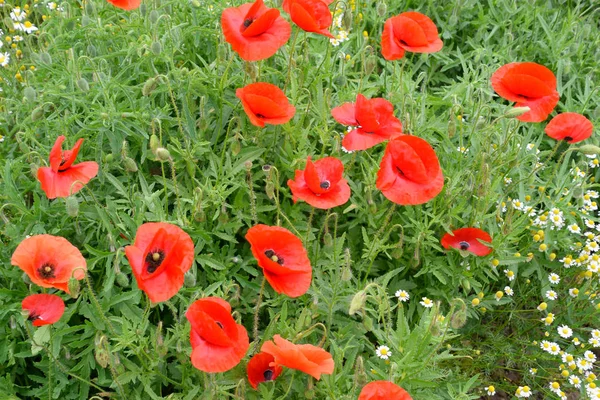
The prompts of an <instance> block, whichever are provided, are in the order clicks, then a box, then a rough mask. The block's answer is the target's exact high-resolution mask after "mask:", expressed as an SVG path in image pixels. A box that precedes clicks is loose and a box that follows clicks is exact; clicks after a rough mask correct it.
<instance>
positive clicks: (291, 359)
mask: <svg viewBox="0 0 600 400" xmlns="http://www.w3.org/2000/svg"><path fill="white" fill-rule="evenodd" d="M260 351H262V352H265V353H269V354H271V355H272V356H273V357H274V358H275V364H276V365H283V366H284V367H288V368H291V369H297V370H298V371H302V372H304V373H306V374H308V375H310V376H312V377H313V378H315V379H317V380H319V379H321V374H327V375H329V374H331V373H333V369H334V367H335V364H334V362H333V358H332V357H331V354H329V352H327V351H325V350H323V349H322V348H320V347H317V346H313V345H312V344H294V343H292V342H290V341H288V340H285V339H283V338H282V337H281V336H279V335H275V336H273V341H268V342H265V343H264V344H263V345H262V348H261V349H260Z"/></svg>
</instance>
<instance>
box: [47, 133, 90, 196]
mask: <svg viewBox="0 0 600 400" xmlns="http://www.w3.org/2000/svg"><path fill="white" fill-rule="evenodd" d="M65 139H66V138H65V137H64V136H62V135H61V136H59V137H58V138H56V142H54V146H53V147H52V150H50V166H49V167H40V168H38V171H37V177H38V180H39V181H40V183H41V185H42V190H43V191H44V192H45V193H46V196H48V198H49V199H55V198H57V197H69V196H70V195H72V194H73V193H77V192H78V191H79V190H81V188H82V187H83V186H84V185H85V184H87V183H88V182H89V181H90V180H91V179H92V178H93V177H95V176H96V175H97V174H98V163H96V162H95V161H85V162H82V163H79V164H75V165H73V163H74V162H75V159H76V158H77V153H79V148H80V147H81V144H82V143H83V139H79V140H78V141H77V143H75V147H73V148H72V149H71V150H65V151H63V150H62V143H63V142H64V141H65Z"/></svg>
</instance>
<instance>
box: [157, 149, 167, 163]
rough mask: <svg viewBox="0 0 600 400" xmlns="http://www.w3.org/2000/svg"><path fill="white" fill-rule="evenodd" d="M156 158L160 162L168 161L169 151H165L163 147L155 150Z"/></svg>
mask: <svg viewBox="0 0 600 400" xmlns="http://www.w3.org/2000/svg"><path fill="white" fill-rule="evenodd" d="M156 157H157V158H158V159H159V160H160V161H169V160H170V159H171V153H169V150H167V149H165V148H164V147H159V148H158V149H156Z"/></svg>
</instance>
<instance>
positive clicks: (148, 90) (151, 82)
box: [142, 77, 158, 97]
mask: <svg viewBox="0 0 600 400" xmlns="http://www.w3.org/2000/svg"><path fill="white" fill-rule="evenodd" d="M157 84H158V80H157V78H156V77H154V78H150V79H148V80H147V81H146V83H144V87H142V96H144V97H148V96H150V94H152V92H153V91H154V89H156V86H157Z"/></svg>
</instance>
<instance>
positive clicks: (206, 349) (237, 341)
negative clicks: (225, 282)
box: [185, 297, 250, 372]
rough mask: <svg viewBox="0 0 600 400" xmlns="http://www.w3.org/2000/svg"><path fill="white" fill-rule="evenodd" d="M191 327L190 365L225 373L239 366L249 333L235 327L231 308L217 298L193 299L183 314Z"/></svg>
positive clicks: (208, 370) (247, 346)
mask: <svg viewBox="0 0 600 400" xmlns="http://www.w3.org/2000/svg"><path fill="white" fill-rule="evenodd" d="M185 316H186V318H187V319H188V321H190V324H191V325H192V330H191V331H190V342H191V344H192V364H193V365H194V367H196V368H198V369H199V370H200V371H204V372H224V371H228V370H230V369H231V368H233V367H235V366H236V365H238V364H239V362H240V360H241V359H242V358H243V357H244V356H245V355H246V352H247V351H248V348H249V347H250V340H249V339H248V332H247V331H246V328H244V327H243V326H242V325H240V324H236V322H235V320H234V319H233V317H232V316H231V306H230V305H229V303H228V302H226V301H225V300H223V299H221V298H219V297H205V298H203V299H200V300H196V301H195V302H194V303H193V304H192V305H191V306H190V308H189V309H188V311H187V312H186V313H185Z"/></svg>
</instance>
